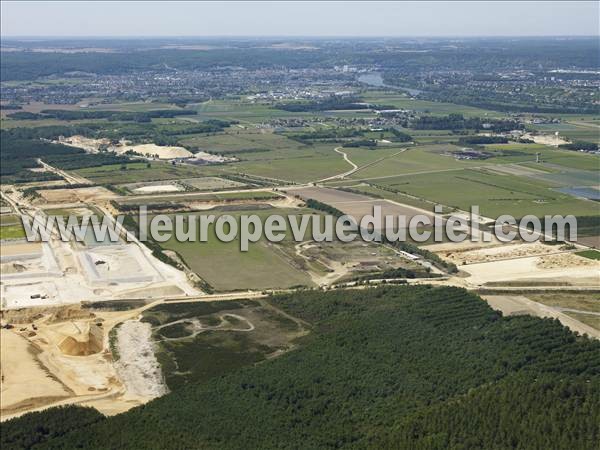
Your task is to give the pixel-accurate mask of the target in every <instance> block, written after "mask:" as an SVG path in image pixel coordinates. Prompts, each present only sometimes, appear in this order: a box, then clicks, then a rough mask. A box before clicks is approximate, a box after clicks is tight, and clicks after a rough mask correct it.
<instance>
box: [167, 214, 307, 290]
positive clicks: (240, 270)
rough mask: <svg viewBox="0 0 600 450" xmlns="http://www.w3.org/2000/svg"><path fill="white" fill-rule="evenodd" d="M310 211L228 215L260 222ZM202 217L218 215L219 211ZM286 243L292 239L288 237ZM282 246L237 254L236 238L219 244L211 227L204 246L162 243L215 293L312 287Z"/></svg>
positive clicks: (256, 246) (261, 244) (253, 247)
mask: <svg viewBox="0 0 600 450" xmlns="http://www.w3.org/2000/svg"><path fill="white" fill-rule="evenodd" d="M302 213H305V214H306V213H311V211H310V210H297V209H295V210H288V209H261V210H244V211H243V212H242V211H227V214H230V215H232V216H234V217H236V218H239V216H240V215H242V214H246V215H252V214H256V215H258V216H259V217H262V218H263V220H264V218H266V217H267V216H269V215H272V214H280V215H287V214H302ZM203 214H214V215H215V216H218V215H219V212H218V211H207V212H205V213H203ZM287 237H288V239H291V237H290V236H289V233H288V236H287ZM282 245H286V244H285V243H281V244H274V243H270V242H268V241H266V240H264V239H263V240H260V241H258V242H256V243H250V245H249V249H248V251H247V252H241V251H240V241H239V234H238V237H237V238H236V239H235V240H234V241H232V242H221V241H220V240H219V239H218V238H217V236H216V234H215V231H214V227H210V229H209V235H208V240H207V242H178V241H177V240H176V239H175V236H173V237H172V238H171V239H170V240H168V241H167V242H165V243H162V244H161V246H162V247H163V248H164V249H166V250H173V251H175V252H177V253H178V254H179V255H180V256H181V257H182V258H183V260H184V261H185V262H186V264H187V265H188V266H189V267H190V269H191V270H192V271H194V272H195V273H197V274H198V275H199V276H200V277H201V278H202V279H203V280H205V281H207V282H208V283H209V284H210V285H211V286H213V287H214V288H215V289H217V290H236V289H267V288H286V287H290V286H297V285H305V286H311V285H312V281H311V279H310V277H309V276H308V275H307V274H306V273H305V272H303V271H301V270H298V267H297V265H294V264H295V263H294V260H293V259H291V258H290V257H289V256H288V253H286V252H284V251H282V249H281V246H282Z"/></svg>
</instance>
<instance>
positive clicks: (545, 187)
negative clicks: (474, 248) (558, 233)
mask: <svg viewBox="0 0 600 450" xmlns="http://www.w3.org/2000/svg"><path fill="white" fill-rule="evenodd" d="M374 181H376V184H377V185H379V186H382V187H384V188H391V189H394V190H397V191H400V192H402V193H405V194H408V195H412V196H415V197H418V198H421V199H424V200H427V201H432V202H436V203H441V204H443V205H446V206H450V207H455V208H458V209H462V210H465V211H469V210H470V208H471V206H472V205H478V206H479V207H480V213H481V214H482V215H484V216H487V217H492V218H495V217H498V216H500V215H502V214H511V215H513V216H514V217H522V216H524V215H527V214H533V215H536V216H538V217H541V216H543V215H545V214H574V215H589V214H590V213H593V212H594V209H595V205H594V204H593V203H590V202H589V201H585V200H579V199H574V198H573V197H572V196H570V195H567V194H562V193H560V192H556V191H554V190H551V188H552V185H550V184H549V183H547V182H542V181H537V180H532V179H524V178H522V177H517V176H514V175H499V174H496V173H494V172H492V171H489V170H483V169H480V170H475V169H468V170H449V171H443V172H436V173H430V174H417V175H406V176H400V177H395V178H394V177H389V178H382V179H377V180H374ZM383 195H385V194H383Z"/></svg>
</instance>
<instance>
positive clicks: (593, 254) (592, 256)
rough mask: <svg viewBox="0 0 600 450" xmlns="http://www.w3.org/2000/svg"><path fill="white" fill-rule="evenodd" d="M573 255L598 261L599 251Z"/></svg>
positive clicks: (584, 251) (599, 258) (599, 257)
mask: <svg viewBox="0 0 600 450" xmlns="http://www.w3.org/2000/svg"><path fill="white" fill-rule="evenodd" d="M575 254H576V255H579V256H583V257H584V258H589V259H596V260H600V251H598V250H583V251H581V252H577V253H575ZM599 302H600V301H599Z"/></svg>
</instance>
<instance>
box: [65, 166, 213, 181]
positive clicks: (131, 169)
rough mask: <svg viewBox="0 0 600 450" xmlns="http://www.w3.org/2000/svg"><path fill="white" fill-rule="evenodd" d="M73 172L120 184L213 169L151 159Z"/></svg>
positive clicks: (178, 176) (198, 172)
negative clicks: (150, 160) (147, 161)
mask: <svg viewBox="0 0 600 450" xmlns="http://www.w3.org/2000/svg"><path fill="white" fill-rule="evenodd" d="M148 164H149V165H150V167H148ZM122 167H126V169H125V170H124V169H122ZM74 172H76V173H77V174H78V175H80V176H82V177H85V178H87V179H88V180H91V181H93V182H95V183H98V184H104V183H106V184H121V183H138V182H142V181H159V180H174V179H178V178H194V177H201V176H204V175H208V174H210V175H212V174H213V173H214V169H209V168H207V167H202V168H201V167H197V166H190V165H181V164H179V165H176V166H174V165H172V164H169V163H166V162H157V161H153V162H150V163H145V162H131V163H127V164H110V165H105V166H98V167H86V168H84V169H77V170H75V171H74Z"/></svg>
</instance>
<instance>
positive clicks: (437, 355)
mask: <svg viewBox="0 0 600 450" xmlns="http://www.w3.org/2000/svg"><path fill="white" fill-rule="evenodd" d="M270 301H271V302H272V303H273V304H275V305H276V306H277V307H279V308H282V309H283V310H284V311H286V312H287V313H289V314H292V315H294V316H296V317H298V318H300V319H302V320H304V321H306V322H308V323H310V324H311V328H312V331H311V333H310V334H309V335H307V336H305V337H303V338H300V339H299V340H298V341H297V343H298V346H299V348H298V349H296V350H294V351H292V352H289V353H287V354H285V355H283V356H281V357H279V358H276V359H272V360H269V361H267V362H264V363H261V364H258V365H254V366H248V367H246V368H242V369H239V370H235V371H233V372H231V373H229V374H228V375H225V376H222V377H219V378H213V379H212V380H210V381H208V382H206V383H199V384H192V385H187V386H185V387H182V388H180V389H177V390H175V391H173V392H172V393H170V394H168V395H166V396H164V397H162V398H159V399H157V400H155V401H153V402H151V403H149V404H147V405H145V406H143V407H140V408H136V409H133V410H131V411H129V412H127V413H124V414H121V415H117V416H114V417H110V418H106V419H101V418H98V417H97V416H95V415H94V414H93V413H91V412H90V411H89V410H87V409H81V408H78V407H69V408H62V409H52V410H48V411H45V412H41V413H31V414H28V415H25V416H23V417H21V418H19V419H16V420H12V421H9V422H6V423H5V424H3V430H2V441H1V444H2V448H3V449H12V448H31V447H33V448H87V449H107V448H123V449H127V448H128V449H141V448H147V449H160V448H167V447H169V448H215V449H217V448H218V449H228V448H231V449H233V448H321V449H322V448H342V447H343V448H402V449H440V450H441V449H446V448H453V449H482V448H486V449H492V448H494V449H505V448H515V449H548V448H553V449H590V450H591V449H596V448H597V443H598V442H599V439H600V429H599V426H598V424H599V423H600V394H599V392H600V343H599V342H596V341H592V340H589V339H588V338H587V337H582V336H577V335H575V334H573V333H571V332H570V331H569V330H567V329H566V328H564V327H562V326H561V325H560V324H559V323H558V322H557V321H554V320H549V319H538V318H533V317H528V316H514V317H502V315H501V314H500V313H498V312H495V311H493V310H492V309H491V308H490V307H489V306H488V305H487V304H486V303H485V302H484V301H482V300H481V299H480V298H479V297H477V296H476V295H474V294H472V293H468V292H467V291H465V290H462V289H457V288H450V287H438V288H434V287H429V286H394V287H392V286H386V287H380V288H370V289H357V290H350V291H349V290H333V291H329V292H321V291H306V292H302V293H294V294H288V295H280V296H276V297H273V298H271V300H270Z"/></svg>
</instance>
